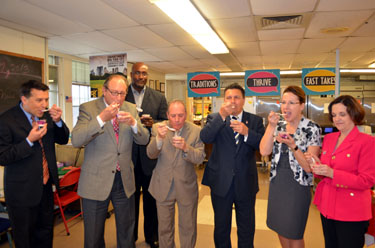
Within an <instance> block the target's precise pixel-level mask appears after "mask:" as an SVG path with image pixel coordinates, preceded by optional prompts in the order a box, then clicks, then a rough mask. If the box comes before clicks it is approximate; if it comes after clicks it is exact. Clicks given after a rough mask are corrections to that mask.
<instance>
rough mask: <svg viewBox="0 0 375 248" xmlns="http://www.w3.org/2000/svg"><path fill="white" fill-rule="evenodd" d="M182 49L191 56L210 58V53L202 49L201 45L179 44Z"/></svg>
mask: <svg viewBox="0 0 375 248" xmlns="http://www.w3.org/2000/svg"><path fill="white" fill-rule="evenodd" d="M180 48H181V49H182V50H184V51H185V52H187V53H188V54H190V55H191V56H193V57H194V58H198V59H204V58H212V57H213V56H212V54H210V53H209V52H208V51H207V50H206V49H204V48H203V47H202V46H201V45H194V46H180Z"/></svg>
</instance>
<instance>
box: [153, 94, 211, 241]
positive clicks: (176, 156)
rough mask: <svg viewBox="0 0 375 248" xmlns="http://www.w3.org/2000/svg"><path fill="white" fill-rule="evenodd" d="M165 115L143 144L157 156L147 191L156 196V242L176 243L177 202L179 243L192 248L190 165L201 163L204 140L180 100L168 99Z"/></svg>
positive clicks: (194, 192) (194, 199) (193, 178)
mask: <svg viewBox="0 0 375 248" xmlns="http://www.w3.org/2000/svg"><path fill="white" fill-rule="evenodd" d="M167 116H168V121H165V122H161V123H157V124H154V125H153V129H152V138H151V141H150V143H149V144H148V146H147V155H148V156H149V157H150V158H152V159H155V158H158V162H157V164H156V167H155V169H154V171H153V173H152V178H151V182H150V187H149V192H150V193H151V195H152V196H153V197H154V198H155V199H156V206H157V212H158V222H159V244H160V247H176V246H175V242H174V232H175V230H174V222H175V221H174V217H175V204H176V202H177V205H178V213H179V216H178V219H179V235H180V247H181V248H193V247H195V241H196V237H197V205H198V185H197V175H196V173H195V170H194V165H195V164H200V163H202V161H203V159H204V157H205V153H204V144H203V143H202V141H201V140H200V138H199V134H200V128H199V127H198V126H196V125H194V124H193V123H191V122H186V121H185V120H186V108H185V105H184V103H183V102H182V101H180V100H174V101H172V102H171V103H170V104H169V106H168V112H167ZM171 130H172V131H171ZM173 130H174V131H173Z"/></svg>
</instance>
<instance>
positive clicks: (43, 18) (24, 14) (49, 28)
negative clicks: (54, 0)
mask: <svg viewBox="0 0 375 248" xmlns="http://www.w3.org/2000/svg"><path fill="white" fill-rule="evenodd" d="M0 16H1V19H6V20H7V21H10V22H14V23H16V24H21V25H25V26H27V27H30V28H32V29H36V30H40V31H42V32H45V33H50V34H54V35H65V34H74V33H82V32H89V31H92V29H91V28H89V27H88V26H85V25H82V24H79V23H74V22H72V21H71V20H68V19H65V18H63V17H61V16H59V15H55V14H53V13H51V12H48V11H46V10H44V9H41V8H39V7H36V6H34V5H32V4H29V3H27V2H24V1H20V0H2V1H1V8H0Z"/></svg>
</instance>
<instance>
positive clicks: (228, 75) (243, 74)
mask: <svg viewBox="0 0 375 248" xmlns="http://www.w3.org/2000/svg"><path fill="white" fill-rule="evenodd" d="M220 76H224V77H230V76H245V72H220Z"/></svg>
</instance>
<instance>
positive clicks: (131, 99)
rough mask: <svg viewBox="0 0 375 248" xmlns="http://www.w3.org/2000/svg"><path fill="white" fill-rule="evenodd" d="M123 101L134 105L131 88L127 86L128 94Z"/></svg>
mask: <svg viewBox="0 0 375 248" xmlns="http://www.w3.org/2000/svg"><path fill="white" fill-rule="evenodd" d="M125 100H126V101H128V102H131V103H134V104H135V99H134V95H133V90H132V88H131V86H129V88H128V94H127V95H126V99H125Z"/></svg>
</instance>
